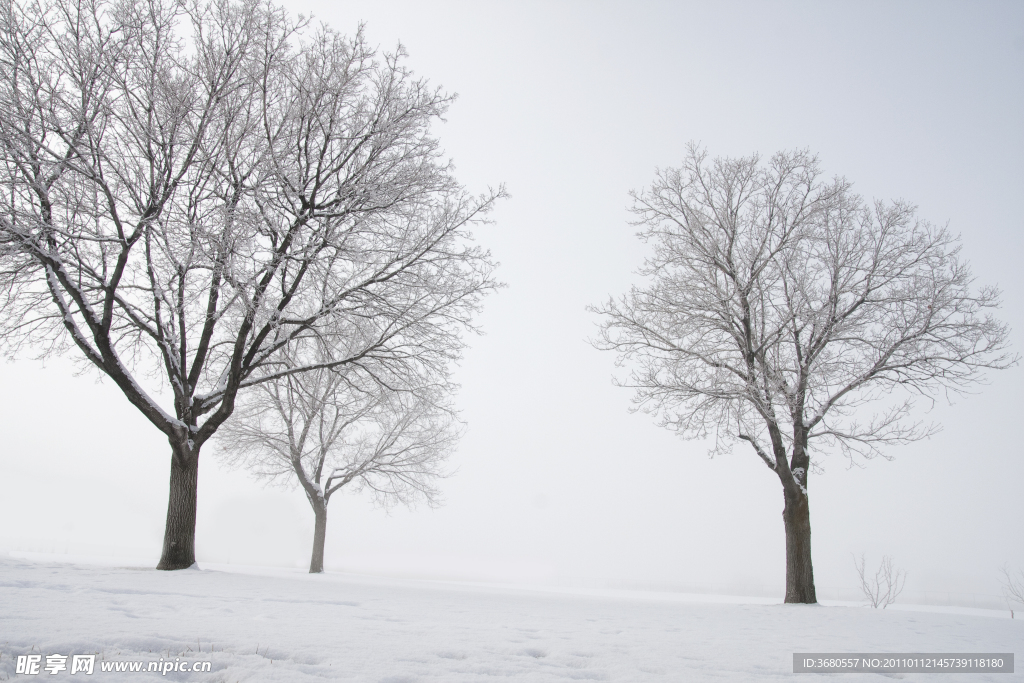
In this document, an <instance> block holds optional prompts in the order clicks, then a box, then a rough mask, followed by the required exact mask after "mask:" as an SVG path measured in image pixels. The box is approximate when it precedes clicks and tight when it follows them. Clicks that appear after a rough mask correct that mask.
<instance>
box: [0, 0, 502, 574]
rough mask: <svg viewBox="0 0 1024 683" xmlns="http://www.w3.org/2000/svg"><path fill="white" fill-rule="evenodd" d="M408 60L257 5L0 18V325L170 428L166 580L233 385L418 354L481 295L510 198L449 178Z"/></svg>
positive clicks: (93, 5) (78, 5)
mask: <svg viewBox="0 0 1024 683" xmlns="http://www.w3.org/2000/svg"><path fill="white" fill-rule="evenodd" d="M183 36H190V37H188V38H185V37H183ZM402 57H403V55H402V53H401V51H399V52H397V53H394V54H383V55H379V54H377V53H375V51H374V50H372V49H371V48H370V47H368V46H367V44H366V42H365V40H364V38H363V36H362V33H361V32H359V33H357V34H356V35H355V36H353V37H345V36H342V35H340V34H338V33H336V32H334V31H332V30H330V29H329V28H327V27H320V28H317V29H315V30H313V29H310V28H309V27H308V26H306V25H305V24H304V23H303V22H301V21H298V22H297V21H294V20H292V19H291V18H289V16H288V15H287V14H286V13H285V12H284V11H283V10H281V9H278V8H276V7H274V6H272V5H270V4H264V3H257V2H252V1H248V0H246V1H244V2H237V3H236V2H232V1H231V0H215V1H214V2H213V3H212V4H209V5H206V4H201V3H182V2H177V1H174V0H52V1H46V0H12V1H11V2H7V3H5V4H4V5H3V7H2V8H0V74H2V76H0V150H2V152H0V154H2V155H3V158H2V162H0V168H2V170H0V192H2V199H0V201H2V202H3V209H2V210H0V259H2V260H0V292H3V293H4V294H5V295H6V296H5V297H4V298H3V299H2V300H0V307H2V309H0V310H2V314H3V318H2V321H0V322H2V324H3V326H4V334H3V335H0V336H2V337H3V341H4V342H5V344H6V346H7V349H8V351H9V352H10V353H14V352H16V351H17V350H18V349H20V348H26V347H27V348H31V349H33V350H34V351H35V352H36V353H40V354H46V353H62V352H64V351H66V350H69V349H72V348H73V349H76V350H77V354H76V355H77V357H78V358H80V359H82V360H83V361H84V362H85V363H86V364H88V365H91V366H93V367H94V368H96V369H98V370H99V371H100V372H101V373H103V374H104V375H105V376H107V377H109V378H110V379H111V380H112V381H113V382H114V383H115V384H116V385H117V386H118V387H119V388H120V389H121V391H122V392H123V393H124V395H125V397H126V398H127V399H128V400H129V401H130V402H131V403H132V405H134V406H135V407H136V408H138V410H139V411H141V412H142V414H143V415H145V416H146V418H147V419H148V420H149V421H150V422H151V423H152V424H153V425H154V426H155V427H156V428H157V429H159V430H160V431H161V432H162V433H164V434H165V435H166V436H167V439H168V441H169V442H170V446H171V452H172V458H171V477H170V495H169V501H168V510H167V524H166V529H165V536H164V545H163V552H162V556H161V559H160V562H159V564H158V568H160V569H177V568H183V567H188V566H190V565H192V564H193V563H194V561H195V553H194V536H195V511H196V490H197V474H198V457H199V453H200V449H201V448H202V446H203V444H204V443H205V442H206V441H207V440H208V439H209V438H210V437H211V436H212V435H213V434H214V433H215V432H216V431H217V429H218V428H220V426H221V425H222V424H224V422H225V421H226V420H227V419H228V417H229V416H230V415H231V414H232V412H233V411H234V408H235V400H236V396H238V394H239V392H240V391H243V390H245V389H246V388H247V387H251V386H253V385H255V384H258V383H260V382H265V381H271V380H273V379H275V378H276V377H279V376H283V375H291V374H298V373H301V372H304V371H306V370H309V369H317V368H332V367H341V366H345V365H352V366H360V365H361V364H363V363H374V364H375V365H377V366H379V365H381V364H384V365H387V364H391V365H393V366H396V367H397V366H402V365H404V366H410V367H415V366H417V365H418V364H420V363H423V362H428V363H429V362H432V361H431V360H430V359H429V358H426V357H425V356H424V355H423V354H422V353H421V351H422V348H421V346H420V342H419V340H420V339H422V338H423V337H424V336H426V337H431V338H436V337H438V336H440V337H447V338H449V339H456V338H457V337H458V334H459V330H460V329H463V328H465V327H467V326H468V325H469V323H470V320H471V316H472V314H473V313H474V311H475V310H476V308H477V306H478V305H479V302H480V299H481V296H482V295H483V294H485V293H486V292H487V291H488V290H489V289H491V288H493V287H494V281H493V280H492V277H491V271H492V269H493V264H492V263H491V261H490V258H489V255H488V254H487V253H486V252H485V251H483V250H481V249H480V248H478V247H474V246H472V245H471V244H469V242H468V241H467V240H468V239H469V237H470V234H469V228H470V226H471V225H472V224H473V223H475V222H477V221H479V220H481V218H482V217H483V216H484V214H486V212H487V211H488V210H489V209H490V207H491V206H492V204H493V202H494V201H495V199H496V197H498V196H500V195H501V191H500V190H499V191H497V192H491V193H489V194H488V195H486V196H481V197H472V196H470V195H468V194H467V193H466V192H465V191H464V190H463V188H462V187H461V186H460V185H459V184H458V183H457V182H456V180H455V179H454V177H453V176H452V173H451V168H450V165H449V164H448V163H447V162H445V161H444V160H443V159H442V157H441V152H440V149H439V146H438V142H437V141H436V140H435V139H434V138H433V137H431V136H430V134H429V127H430V125H431V124H432V122H434V121H436V120H438V119H439V117H441V116H442V115H443V114H444V112H445V111H446V109H447V107H448V105H449V104H450V102H451V99H452V98H451V97H449V96H447V95H445V94H444V93H442V92H441V91H440V90H438V89H436V88H433V87H430V86H428V84H427V83H426V82H424V81H422V80H417V79H414V78H413V77H412V75H411V74H410V73H409V71H408V70H407V69H406V68H405V67H404V66H403V63H402ZM328 336H330V337H331V338H332V339H331V340H330V348H332V349H334V350H335V351H336V353H337V355H336V356H334V357H332V358H330V359H325V360H321V361H317V362H312V361H311V362H310V363H311V364H305V365H298V366H286V365H284V364H283V363H282V362H281V360H280V356H281V354H282V353H283V352H285V351H287V350H288V349H289V348H290V347H292V346H294V345H295V344H296V343H299V342H300V341H301V340H303V339H324V338H326V337H328ZM453 353H457V350H456V351H453ZM435 355H436V354H435ZM162 396H167V397H169V398H167V399H166V403H168V404H170V405H164V403H165V401H164V400H162V399H161V397H162Z"/></svg>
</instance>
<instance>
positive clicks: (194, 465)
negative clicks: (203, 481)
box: [156, 453, 199, 569]
mask: <svg viewBox="0 0 1024 683" xmlns="http://www.w3.org/2000/svg"><path fill="white" fill-rule="evenodd" d="M198 483H199V454H198V453H195V454H194V455H191V454H190V456H188V457H184V458H182V457H175V456H172V457H171V490H170V494H169V495H168V498H167V524H166V525H165V526H164V548H163V553H162V554H161V556H160V564H158V565H157V566H156V568H157V569H188V568H189V567H191V566H192V565H194V564H195V563H196V492H197V489H198Z"/></svg>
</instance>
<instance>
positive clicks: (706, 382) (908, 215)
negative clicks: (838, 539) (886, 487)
mask: <svg viewBox="0 0 1024 683" xmlns="http://www.w3.org/2000/svg"><path fill="white" fill-rule="evenodd" d="M632 197H633V199H634V206H633V212H634V214H635V215H636V216H637V222H636V224H637V225H638V226H639V227H640V228H641V230H642V231H641V232H640V234H639V236H640V238H641V239H642V240H644V241H645V242H647V243H648V244H650V245H651V247H652V252H653V253H652V255H651V256H650V257H649V258H648V259H647V260H646V262H645V264H644V266H643V267H642V268H641V270H640V273H639V274H640V275H641V276H642V277H644V278H646V283H645V284H644V285H643V286H634V287H633V288H632V289H631V290H630V291H629V293H628V294H626V295H625V296H623V297H621V298H620V299H618V300H614V299H612V300H609V301H608V302H607V303H605V304H604V305H602V306H598V307H595V308H594V309H593V310H595V311H596V312H597V313H599V314H600V315H601V316H602V323H601V336H600V338H599V340H597V341H596V345H597V346H598V347H599V348H602V349H607V350H611V351H614V352H616V353H617V354H618V358H619V362H620V363H626V364H629V365H630V367H631V368H632V371H631V374H630V375H629V379H628V380H626V381H625V382H624V384H626V385H627V386H630V387H632V388H634V389H635V391H636V394H635V399H634V400H635V403H636V404H637V406H638V407H639V408H640V409H643V410H647V411H650V412H651V413H654V414H656V415H657V416H658V417H659V419H660V423H661V424H662V425H663V426H665V427H668V428H670V429H672V430H675V431H676V432H678V433H679V434H680V435H681V436H683V437H686V438H704V437H708V436H711V437H713V438H714V439H715V441H714V449H715V450H718V449H726V448H729V447H731V445H732V444H733V443H735V442H736V441H737V440H742V441H745V442H747V444H749V446H750V448H751V450H752V452H753V453H754V454H756V456H757V457H758V459H759V461H760V462H761V463H763V464H764V465H765V466H766V467H767V468H768V469H769V470H771V471H772V473H773V474H774V475H775V476H776V477H777V478H778V480H779V483H780V484H781V486H782V491H783V499H784V503H785V505H784V508H783V520H784V523H785V530H786V598H785V599H786V602H803V603H809V602H816V597H815V590H814V576H813V568H812V563H811V522H810V507H809V503H808V500H809V499H808V475H809V474H810V472H811V470H812V469H814V468H815V467H816V466H818V465H820V459H819V458H820V455H818V456H817V457H815V454H823V453H825V452H826V451H828V450H829V449H833V448H834V449H838V450H840V451H841V452H843V453H845V454H846V455H848V456H849V457H851V458H853V457H855V456H858V455H859V456H865V457H871V456H873V455H877V454H882V453H883V451H882V449H883V448H885V447H886V446H890V445H894V444H901V443H906V442H909V441H912V440H915V439H919V438H922V437H925V436H927V435H929V434H930V433H932V431H933V430H934V427H933V426H931V425H926V424H923V423H921V422H919V421H916V420H914V419H913V418H912V414H911V409H912V407H913V399H914V397H915V396H922V395H923V396H926V397H933V396H934V395H935V394H936V392H942V391H953V392H960V391H963V390H964V389H967V388H968V387H970V386H972V385H974V384H975V383H976V382H978V381H979V380H980V379H981V372H982V371H983V370H984V369H986V368H1003V367H1006V366H1008V365H1011V364H1012V363H1015V362H1016V357H1015V356H1014V355H1012V354H1010V353H1008V351H1007V346H1008V344H1007V334H1008V330H1007V327H1006V326H1005V325H1004V324H1002V323H1000V322H999V321H998V320H996V319H995V318H993V317H992V316H991V311H992V309H993V308H995V307H996V306H997V305H998V299H999V295H998V292H997V290H996V289H995V288H993V287H982V288H980V289H978V288H975V287H974V285H973V278H972V276H971V272H970V269H969V268H968V265H967V264H966V263H965V262H964V261H963V260H962V259H961V258H960V257H959V246H958V242H957V239H956V238H954V237H953V236H951V235H950V234H949V233H948V232H947V231H946V230H945V229H943V228H939V227H936V226H934V225H931V224H929V223H927V222H926V221H923V220H921V219H919V218H917V216H916V212H915V208H914V207H913V206H910V205H908V204H906V203H904V202H900V201H898V202H892V203H886V202H875V203H868V202H865V201H864V200H863V199H862V198H861V197H859V196H857V195H856V194H854V193H853V192H852V190H851V187H850V184H849V183H848V182H847V181H846V180H844V179H841V178H839V179H833V180H825V179H823V178H822V173H821V171H820V169H819V165H818V162H817V160H816V158H815V157H813V156H811V155H810V154H808V153H806V152H790V153H786V152H783V153H778V154H776V155H775V156H773V157H772V158H771V159H770V160H769V161H768V162H767V163H762V161H761V159H759V158H758V157H757V156H751V157H745V158H737V159H729V158H719V159H714V160H709V159H708V158H707V156H706V153H705V152H704V151H702V150H701V149H699V148H697V147H695V146H691V148H690V150H689V154H688V156H687V158H686V160H685V162H684V164H683V165H682V167H681V168H673V169H668V170H663V171H659V172H658V174H657V177H656V179H655V181H654V183H653V184H652V185H651V186H650V187H649V188H648V189H646V190H644V191H642V192H639V193H633V195H632ZM868 404H874V405H876V406H877V407H878V410H877V411H876V412H874V414H873V415H866V414H865V406H867V405H868ZM713 452H714V451H713Z"/></svg>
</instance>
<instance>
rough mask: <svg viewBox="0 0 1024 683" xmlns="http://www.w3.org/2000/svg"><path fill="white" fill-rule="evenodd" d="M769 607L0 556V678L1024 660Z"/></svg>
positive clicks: (475, 674) (623, 672)
mask: <svg viewBox="0 0 1024 683" xmlns="http://www.w3.org/2000/svg"><path fill="white" fill-rule="evenodd" d="M767 602H768V601H764V600H758V599H742V598H724V597H714V596H687V595H680V594H668V593H642V592H624V591H596V590H589V591H582V590H579V591H571V590H555V589H551V590H542V589H525V588H515V587H505V586H487V585H474V584H464V583H459V584H457V583H444V582H431V581H411V580H399V579H387V578H375V577H366V576H355V575H347V574H326V575H322V576H309V575H306V574H300V573H298V572H294V571H288V570H275V569H266V570H252V569H250V570H249V571H248V572H246V571H245V570H242V571H240V570H239V569H238V568H230V567H225V566H215V567H213V566H211V567H208V568H205V569H203V570H186V571H179V572H157V571H155V570H151V569H146V568H138V567H124V566H121V567H117V566H97V565H95V564H93V565H88V564H82V563H79V564H65V563H58V562H55V561H53V560H52V559H41V558H39V557H31V556H29V557H26V556H25V555H24V554H22V556H21V557H12V556H5V555H0V680H26V681H28V680H51V679H52V680H57V679H61V680H63V679H65V678H67V679H70V680H79V678H81V676H79V675H76V676H75V677H71V676H70V675H69V674H68V672H62V673H59V674H56V675H50V674H47V673H46V672H45V671H44V672H42V673H40V674H39V675H37V676H27V675H16V673H15V658H16V657H17V655H20V654H28V653H41V654H43V655H44V660H43V661H44V664H45V655H47V654H53V653H57V654H74V653H98V654H99V657H98V660H104V661H111V660H114V661H131V660H138V661H143V662H150V661H159V660H160V659H161V658H163V660H164V661H174V660H180V661H189V662H193V661H210V662H211V663H212V671H211V672H210V673H190V674H184V673H180V672H179V673H175V672H170V673H168V674H166V675H165V676H161V675H160V674H157V673H134V674H133V673H107V674H103V673H101V672H100V671H99V670H98V665H97V670H96V672H95V673H94V674H93V675H92V676H91V677H89V676H86V677H84V679H85V680H155V679H161V678H163V679H165V680H195V681H223V682H225V683H227V682H231V683H233V682H235V681H288V682H299V681H311V680H323V679H329V680H334V679H337V680H351V681H368V682H371V683H411V682H413V681H417V682H426V681H443V682H448V681H452V682H461V681H495V680H514V681H576V680H583V681H586V680H594V681H623V682H630V683H632V682H639V681H665V682H667V681H700V680H707V681H752V680H754V681H758V680H781V679H791V678H795V679H798V680H799V679H803V680H808V681H813V680H819V679H821V678H822V677H823V676H824V675H823V674H794V673H792V670H793V668H792V667H793V664H792V662H793V653H794V652H879V653H881V652H1014V651H1016V654H1017V655H1018V657H1019V655H1020V653H1021V652H1024V647H1022V645H1024V620H1020V619H1015V620H1011V619H1009V618H1008V616H1009V615H1008V614H1006V615H1005V616H1004V615H1002V614H1000V613H996V612H985V611H983V610H973V611H972V610H955V611H954V610H950V611H945V612H939V611H934V610H936V609H937V608H930V609H929V611H923V610H915V609H913V608H909V607H907V606H903V608H902V609H900V610H893V609H891V608H890V609H888V610H884V611H883V610H871V609H866V608H861V607H853V606H823V605H818V606H786V605H781V604H766V603H767ZM971 612H973V613H971ZM1016 667H1017V668H1016V670H1017V671H1018V672H1020V671H1021V664H1020V663H1017V665H1016ZM889 677H892V678H899V679H903V680H909V681H915V680H922V681H923V680H931V681H934V680H935V678H934V675H932V674H896V675H890V676H889ZM831 678H838V680H840V681H843V682H844V683H845V682H846V681H861V680H872V681H874V680H879V679H880V677H879V675H878V674H832V675H831ZM939 680H941V681H952V680H970V681H987V680H993V681H1012V680H1024V675H1022V674H1021V673H1015V674H949V675H940V676H939Z"/></svg>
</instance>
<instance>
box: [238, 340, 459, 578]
mask: <svg viewBox="0 0 1024 683" xmlns="http://www.w3.org/2000/svg"><path fill="white" fill-rule="evenodd" d="M321 353H322V352H321ZM323 355H325V356H326V357H330V356H331V355H332V354H329V353H328V354H323ZM382 380H383V378H382V377H380V376H377V377H374V378H367V377H366V376H365V375H363V376H360V375H359V374H357V373H353V372H344V371H338V370H329V369H320V370H315V371H312V372H306V373H302V374H297V375H283V376H279V377H278V378H277V379H275V380H273V381H269V382H265V383H262V384H260V385H259V387H258V388H257V389H256V390H255V391H251V392H249V393H247V394H246V395H245V397H244V398H242V399H240V401H239V406H238V408H237V409H236V412H235V415H234V416H233V418H232V420H231V421H230V422H228V423H226V424H225V425H224V427H223V428H222V429H221V432H220V434H219V437H218V441H219V443H220V446H221V448H220V450H221V453H222V454H223V459H224V460H225V461H226V462H228V463H231V464H232V465H236V466H244V467H248V468H249V469H250V470H251V471H252V472H253V473H254V474H255V475H256V476H258V477H261V478H265V479H268V480H271V481H277V482H279V483H286V484H296V483H297V484H298V485H299V486H300V487H301V488H302V490H303V492H304V493H305V494H306V498H307V500H308V501H309V504H310V506H312V508H313V515H314V519H315V523H314V530H313V552H312V557H311V559H310V563H309V571H310V572H311V573H318V572H322V571H323V570H324V543H325V539H326V532H327V505H328V503H329V502H330V500H331V496H332V495H333V494H334V493H336V492H337V491H339V490H341V489H342V488H343V487H347V489H348V490H350V491H352V492H358V491H363V490H368V491H371V492H372V493H373V495H374V497H375V498H376V501H377V502H378V503H380V504H382V505H384V506H386V507H387V506H391V505H393V504H396V503H402V504H406V505H408V504H411V503H413V502H414V501H415V500H416V499H425V500H426V501H427V502H428V503H429V504H431V505H433V504H435V503H436V502H438V491H437V489H436V488H435V487H434V482H435V480H436V479H437V478H438V477H442V476H444V474H445V473H444V470H443V467H444V463H445V460H446V459H447V457H448V455H449V453H450V451H451V449H452V448H453V446H454V445H455V442H456V440H457V437H458V429H457V425H458V423H457V420H456V417H455V413H454V410H453V409H452V408H451V406H450V404H449V398H450V396H451V392H452V387H451V386H450V385H449V383H448V382H447V381H446V380H445V381H439V382H435V381H431V380H430V379H429V378H428V379H422V378H419V377H417V376H416V375H415V374H409V373H403V374H402V375H401V376H395V377H390V378H387V381H382Z"/></svg>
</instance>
